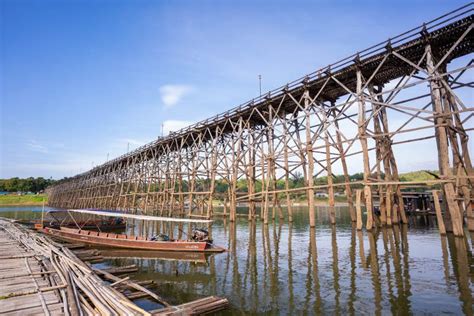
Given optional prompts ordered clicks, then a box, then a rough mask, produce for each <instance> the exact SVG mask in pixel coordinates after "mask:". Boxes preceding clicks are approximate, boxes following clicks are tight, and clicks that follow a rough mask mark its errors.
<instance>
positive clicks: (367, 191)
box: [356, 69, 374, 230]
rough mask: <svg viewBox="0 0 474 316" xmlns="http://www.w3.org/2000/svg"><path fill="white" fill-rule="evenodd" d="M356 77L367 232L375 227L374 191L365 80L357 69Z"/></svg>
mask: <svg viewBox="0 0 474 316" xmlns="http://www.w3.org/2000/svg"><path fill="white" fill-rule="evenodd" d="M356 76H357V98H358V104H359V116H358V117H359V119H358V126H359V128H358V131H359V141H360V144H361V147H362V158H363V163H364V195H365V207H366V208H367V225H366V228H367V230H371V229H372V227H373V225H374V221H373V208H372V189H371V187H370V185H368V182H369V176H370V162H369V150H368V146H367V134H366V128H367V122H366V120H365V101H364V95H363V91H362V82H363V78H362V73H361V71H360V69H357V72H356Z"/></svg>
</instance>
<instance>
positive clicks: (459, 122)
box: [49, 4, 474, 235]
mask: <svg viewBox="0 0 474 316" xmlns="http://www.w3.org/2000/svg"><path fill="white" fill-rule="evenodd" d="M473 7H474V6H473V4H469V5H467V6H464V7H463V8H460V9H458V10H456V11H453V12H451V13H449V14H447V15H444V16H442V17H440V18H438V19H435V20H433V21H431V22H429V23H426V24H424V25H423V26H420V27H417V28H414V29H412V30H410V31H408V32H405V33H403V34H401V35H398V36H396V37H393V38H391V39H390V40H388V41H385V42H383V43H380V44H378V45H375V46H372V47H370V48H368V49H365V50H363V51H360V52H359V53H357V54H355V55H352V56H350V57H348V58H345V59H343V60H341V61H339V62H336V63H334V64H331V65H329V66H327V67H325V68H322V69H320V70H318V71H316V72H313V73H311V74H308V75H307V76H305V77H303V78H301V79H299V80H296V81H293V82H291V83H288V84H287V85H285V86H283V87H280V88H279V89H276V90H273V91H270V92H268V93H267V94H265V95H263V96H261V97H258V98H255V99H253V100H251V101H249V102H247V103H245V104H242V105H240V106H238V107H235V108H233V109H231V110H229V111H227V112H225V113H222V114H219V115H217V116H215V117H212V118H209V119H207V120H205V121H202V122H199V123H197V124H194V125H192V126H189V127H188V128H185V129H182V130H180V131H178V132H175V133H171V134H170V135H168V136H167V137H163V138H160V139H158V140H156V141H155V142H152V143H150V144H147V145H145V146H143V147H140V148H138V149H137V150H135V151H133V152H131V153H128V154H126V155H123V156H120V157H118V158H116V159H114V160H112V161H108V162H106V163H104V164H102V165H100V166H97V167H95V168H94V169H92V170H90V171H88V172H85V173H83V174H79V175H77V176H75V177H72V178H69V179H67V180H65V181H62V182H61V183H60V184H58V185H56V186H54V187H52V188H50V189H49V194H50V200H49V204H50V205H51V206H55V207H66V208H100V209H121V210H128V211H132V212H138V211H140V212H144V213H149V214H160V215H168V216H183V215H190V216H206V217H210V216H212V213H213V201H215V200H216V199H219V200H224V201H225V204H226V206H228V207H226V208H228V209H229V215H230V220H231V221H233V220H235V216H236V205H237V203H238V202H247V203H248V205H249V214H248V216H249V219H253V218H254V216H255V213H256V209H257V208H256V206H257V205H260V206H261V210H262V211H261V216H262V218H263V220H264V222H265V223H268V221H269V219H270V218H275V217H276V216H280V217H282V216H283V214H282V212H281V204H286V205H288V206H289V212H288V220H289V221H292V208H291V205H292V201H293V199H294V197H295V195H298V194H305V195H306V199H307V204H308V207H309V216H310V226H312V227H314V225H315V214H314V212H315V201H314V195H315V190H317V189H324V190H327V191H328V194H329V205H330V206H331V207H333V206H334V201H335V199H334V192H335V190H345V192H346V195H347V201H348V204H349V212H350V214H351V217H352V220H353V221H356V220H358V221H359V222H358V228H361V227H362V222H361V218H360V217H359V216H357V215H358V214H357V212H356V211H359V212H360V211H361V210H360V206H361V204H362V203H365V206H366V207H367V209H368V210H369V212H368V216H367V223H366V227H367V229H369V230H370V229H372V228H373V227H374V225H377V224H382V225H383V224H392V223H398V222H399V221H402V222H405V223H406V222H407V219H406V215H405V211H404V205H403V200H402V198H401V189H403V188H409V187H411V186H419V185H428V186H433V187H434V188H435V189H438V188H441V189H442V194H443V201H444V208H445V209H446V210H447V212H445V215H446V217H447V219H448V220H449V222H448V225H447V226H448V229H452V230H453V231H454V233H455V234H456V235H462V234H463V218H464V217H465V216H466V217H467V219H468V226H469V228H470V229H472V230H474V216H473V211H472V209H471V203H470V201H471V195H472V194H473V190H472V188H473V185H472V184H473V173H472V163H471V158H470V155H469V144H468V135H469V133H470V132H471V131H472V128H470V127H469V126H470V125H469V124H470V123H471V122H472V109H473V108H472V106H471V104H470V103H471V102H472V90H471V88H472V84H473V83H472V81H471V80H472V73H471V69H472V67H473V64H472V60H471V59H469V56H471V53H472V52H473V32H472V27H473V15H472V9H473ZM389 123H390V124H389ZM423 144H430V145H431V146H432V147H433V148H434V147H436V148H437V160H438V164H439V178H438V179H436V180H432V181H419V182H401V181H400V179H399V175H398V168H399V166H398V165H397V159H396V158H398V160H399V161H400V159H401V158H404V159H405V160H404V161H407V159H406V157H407V156H409V155H423V153H422V152H420V149H419V148H428V147H420V146H424V145H423ZM400 157H401V158H400ZM405 163H406V162H405ZM348 166H349V167H350V168H351V170H352V169H358V170H361V171H363V173H364V176H363V179H362V181H356V182H351V181H349V174H348V172H349V171H348V169H349V168H348ZM336 170H339V171H340V173H342V174H343V175H344V181H343V183H335V182H334V180H333V176H334V172H336ZM298 175H302V176H303V177H304V184H303V185H301V186H299V187H294V181H293V179H295V178H298ZM318 176H327V179H328V180H327V184H324V185H315V180H314V179H315V177H318ZM243 180H245V181H243ZM241 183H244V184H245V185H243V186H242V185H239V184H241ZM354 190H355V192H353V191H354ZM375 192H377V194H378V195H379V196H380V197H381V198H380V216H378V215H377V216H374V214H373V212H372V209H373V207H372V206H373V194H374V193H375ZM354 195H355V196H356V199H355V200H356V205H355V206H354V205H353V202H352V201H353V196H354ZM186 206H187V207H186ZM184 213H188V214H184ZM331 221H332V223H335V217H334V212H333V211H332V212H331ZM451 223H452V224H451ZM451 226H452V227H451Z"/></svg>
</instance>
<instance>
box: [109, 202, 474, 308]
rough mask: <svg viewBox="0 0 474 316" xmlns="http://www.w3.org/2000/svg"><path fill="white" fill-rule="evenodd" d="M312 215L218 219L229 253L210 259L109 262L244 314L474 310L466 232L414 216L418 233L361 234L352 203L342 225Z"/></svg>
mask: <svg viewBox="0 0 474 316" xmlns="http://www.w3.org/2000/svg"><path fill="white" fill-rule="evenodd" d="M326 212H327V211H326V210H322V213H326ZM303 213H304V215H305V216H301V215H302V214H300V213H298V214H295V221H294V222H293V223H284V222H283V221H278V220H277V221H275V222H273V223H271V224H270V225H263V224H261V223H259V222H257V221H251V222H249V223H246V222H245V221H243V220H238V221H237V222H230V223H229V221H228V219H224V220H223V222H221V221H219V222H217V223H216V225H215V227H214V228H213V229H214V235H215V236H216V237H217V238H218V239H219V241H220V243H222V245H223V246H226V247H227V248H228V249H229V251H228V252H226V253H224V254H219V255H216V256H211V257H209V258H208V259H207V261H208V262H207V264H204V263H200V264H194V263H191V262H183V261H179V260H176V261H169V260H160V259H139V258H136V257H135V256H134V255H133V254H131V255H130V257H131V258H130V259H127V258H125V257H124V256H120V259H109V261H108V262H110V263H111V264H113V265H118V266H120V265H128V264H136V265H137V266H138V267H139V272H138V274H137V275H136V276H135V277H136V278H137V279H143V280H150V279H154V280H159V282H158V283H160V284H163V285H162V287H163V289H165V290H162V291H161V292H166V293H168V295H170V296H173V297H178V298H180V299H182V300H189V299H190V298H189V297H187V295H189V293H199V294H200V295H222V296H225V297H226V298H228V299H229V301H230V302H231V306H233V308H235V309H237V310H238V311H237V312H238V313H246V314H247V313H251V314H255V313H268V314H272V313H278V314H288V315H294V314H301V313H309V314H338V313H339V314H354V313H357V314H360V313H364V314H365V313H366V314H387V313H392V314H411V313H413V314H419V313H428V314H431V313H439V312H440V311H443V312H447V313H454V314H459V313H462V312H463V313H464V314H466V315H470V314H472V306H473V305H472V303H473V299H472V294H471V288H472V274H471V272H470V264H471V262H472V257H471V251H470V250H469V246H467V245H466V240H467V239H466V238H455V237H454V236H453V235H452V234H450V235H448V236H447V237H445V236H443V237H441V238H438V237H437V232H436V231H435V230H432V231H430V230H427V229H426V225H423V228H421V229H418V228H417V226H416V225H415V223H411V227H414V228H413V229H411V230H410V231H408V229H407V225H394V226H393V227H377V228H375V229H373V230H372V231H370V232H364V231H359V230H357V229H356V227H355V225H354V224H353V225H352V226H351V223H350V218H348V217H349V216H348V214H347V210H346V212H345V213H344V216H342V217H341V218H338V220H339V221H340V222H341V224H342V225H340V226H338V227H337V228H336V227H335V226H334V225H327V224H328V223H329V222H328V221H327V220H322V228H321V229H320V230H318V233H317V232H316V229H315V228H310V229H309V234H308V219H307V210H306V211H305V212H303ZM319 214H321V213H319ZM426 219H427V220H429V221H433V220H434V218H432V217H427V218H426ZM318 220H319V221H321V219H320V218H318ZM414 220H415V217H410V221H414ZM429 225H430V226H434V225H435V222H434V221H433V222H430V223H429ZM322 230H324V232H321V231H322ZM336 232H337V233H336ZM316 234H318V237H317V238H316ZM433 237H434V238H433ZM409 240H410V242H409ZM422 249H425V250H422ZM108 257H110V256H108ZM165 284H166V285H165Z"/></svg>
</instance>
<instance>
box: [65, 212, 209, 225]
mask: <svg viewBox="0 0 474 316" xmlns="http://www.w3.org/2000/svg"><path fill="white" fill-rule="evenodd" d="M68 212H75V213H82V214H90V215H99V216H109V217H123V218H133V219H141V220H145V221H159V222H180V223H190V222H193V223H212V220H208V219H192V218H173V217H160V216H149V215H135V214H127V213H119V212H108V211H92V210H68Z"/></svg>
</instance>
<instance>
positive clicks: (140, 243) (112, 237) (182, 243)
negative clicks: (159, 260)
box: [41, 227, 225, 253]
mask: <svg viewBox="0 0 474 316" xmlns="http://www.w3.org/2000/svg"><path fill="white" fill-rule="evenodd" d="M41 231H42V232H43V233H45V234H48V235H50V236H54V237H57V238H60V239H64V240H67V241H72V242H81V243H87V244H91V245H98V246H104V247H117V248H131V249H143V250H155V251H190V252H209V253H211V252H223V251H224V250H225V249H224V248H221V247H217V246H214V245H212V244H211V243H209V242H207V241H187V240H169V241H155V240H150V239H149V238H146V237H141V236H132V235H125V234H115V233H107V232H97V231H91V230H84V229H72V228H67V227H61V228H60V229H55V228H50V227H44V228H42V229H41Z"/></svg>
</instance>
